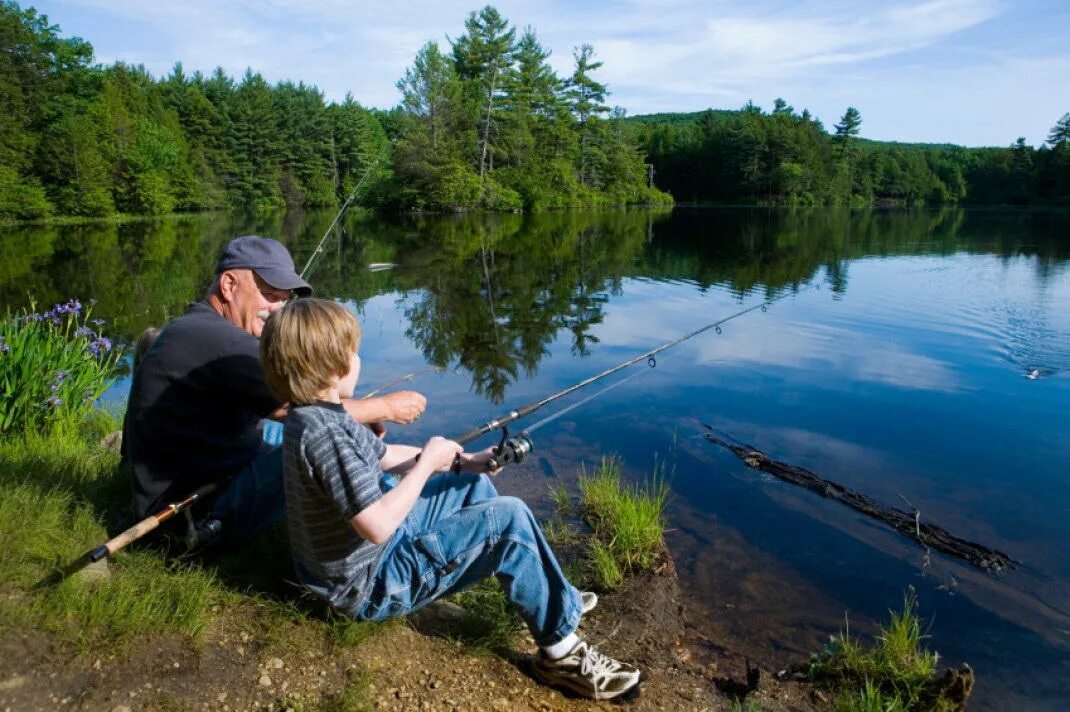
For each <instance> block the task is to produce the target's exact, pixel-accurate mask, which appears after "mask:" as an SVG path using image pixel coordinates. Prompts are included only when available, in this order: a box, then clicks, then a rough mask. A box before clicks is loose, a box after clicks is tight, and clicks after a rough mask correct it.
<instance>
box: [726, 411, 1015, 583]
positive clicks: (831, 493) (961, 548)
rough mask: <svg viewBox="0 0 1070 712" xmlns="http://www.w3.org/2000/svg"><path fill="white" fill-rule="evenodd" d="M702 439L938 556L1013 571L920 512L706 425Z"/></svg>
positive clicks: (1008, 561)
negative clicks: (876, 498)
mask: <svg viewBox="0 0 1070 712" xmlns="http://www.w3.org/2000/svg"><path fill="white" fill-rule="evenodd" d="M706 430H707V432H706V433H705V436H706V439H707V440H709V441H710V442H712V443H714V444H715V445H720V446H721V447H723V448H726V449H728V450H731V451H732V452H733V453H735V454H736V455H737V456H738V457H739V458H740V459H742V460H743V462H745V463H746V464H747V466H748V467H753V468H755V469H757V470H761V471H762V472H767V473H769V474H770V475H773V476H774V477H776V478H777V479H779V480H783V481H784V482H787V483H789V484H793V485H798V486H799V487H804V488H806V489H808V490H810V491H811V492H814V493H816V494H819V495H821V496H822V497H826V498H828V499H834V500H836V501H838V502H841V503H843V504H845V505H847V506H848V507H850V508H851V509H854V510H855V511H858V512H861V513H862V514H865V515H866V516H867V517H870V518H872V519H876V520H877V521H879V522H883V523H884V524H887V525H888V526H890V527H892V528H893V529H895V530H896V531H897V532H899V533H900V534H903V535H904V536H907V537H910V538H911V539H913V540H914V541H916V542H918V543H919V544H921V545H922V546H923V547H925V548H926V549H935V550H936V551H939V552H940V553H942V554H947V555H948V556H953V557H955V558H957V559H960V560H962V561H965V562H966V563H968V564H970V565H972V566H976V567H977V568H979V569H982V570H983V571H990V572H994V573H1002V572H1003V571H1006V570H1007V569H1013V568H1014V566H1015V563H1016V562H1015V560H1014V559H1012V558H1011V557H1010V556H1008V555H1007V554H1004V553H1003V552H1001V551H997V550H996V549H991V548H989V547H987V546H985V545H983V544H978V543H976V542H972V541H969V540H967V539H962V538H960V537H957V536H955V535H954V534H951V533H950V532H949V531H947V530H946V529H943V528H941V527H938V526H936V525H935V524H929V523H926V522H922V521H921V512H919V511H917V510H915V511H913V512H906V511H904V510H902V509H896V508H894V507H888V506H885V505H883V504H880V503H879V502H875V501H874V500H872V499H870V498H869V497H867V496H865V495H864V494H860V493H858V492H855V491H854V490H850V489H848V488H846V487H844V486H843V485H841V484H839V483H838V482H833V481H832V480H826V479H824V478H823V477H819V476H818V475H816V474H814V473H813V472H810V470H807V469H805V468H803V467H797V466H795V465H791V464H788V463H786V462H780V461H778V460H773V459H772V458H770V457H768V456H767V455H765V453H762V452H760V451H759V450H757V449H756V448H754V447H751V446H749V445H743V444H733V443H730V442H727V441H725V440H722V439H721V438H719V437H717V436H716V435H715V434H714V432H713V428H712V427H711V426H709V425H707V426H706Z"/></svg>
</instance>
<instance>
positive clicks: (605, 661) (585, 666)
mask: <svg viewBox="0 0 1070 712" xmlns="http://www.w3.org/2000/svg"><path fill="white" fill-rule="evenodd" d="M617 665H618V663H617V661H616V660H614V659H613V658H610V657H608V656H606V655H603V654H602V653H600V652H598V651H597V650H595V649H594V648H592V647H591V646H589V645H588V646H587V649H586V650H585V651H584V653H583V657H582V658H581V659H580V673H581V674H583V675H585V676H586V675H591V676H592V677H594V678H595V679H596V680H601V678H602V677H604V676H606V675H608V674H610V673H611V672H613V671H614V670H615V669H616V668H617Z"/></svg>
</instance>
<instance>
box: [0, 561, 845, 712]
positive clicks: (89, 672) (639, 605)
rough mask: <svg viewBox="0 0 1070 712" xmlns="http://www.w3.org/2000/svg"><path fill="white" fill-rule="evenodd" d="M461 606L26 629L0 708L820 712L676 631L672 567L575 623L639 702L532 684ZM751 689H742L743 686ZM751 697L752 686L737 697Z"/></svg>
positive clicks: (786, 686)
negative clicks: (622, 673)
mask: <svg viewBox="0 0 1070 712" xmlns="http://www.w3.org/2000/svg"><path fill="white" fill-rule="evenodd" d="M461 615H463V611H462V610H460V609H458V608H457V607H456V606H455V604H449V603H447V604H444V605H436V606H435V607H434V608H433V609H431V610H429V611H427V612H426V613H425V614H423V615H420V616H419V617H417V618H415V619H413V620H409V621H407V622H402V623H397V624H393V625H386V626H381V627H377V628H375V629H374V630H373V631H372V632H371V633H370V635H369V636H368V638H367V639H366V640H364V641H363V642H361V643H359V644H357V645H355V646H343V645H340V644H339V643H338V641H337V640H336V639H334V638H332V636H331V635H330V634H329V633H328V632H327V631H326V630H325V628H324V626H322V625H320V626H316V625H313V624H312V623H310V622H309V621H308V620H307V619H305V618H302V617H295V618H293V619H292V620H280V619H279V618H278V616H277V615H274V614H268V613H265V612H263V611H261V610H259V609H257V608H255V607H251V606H246V607H242V608H237V609H227V610H219V611H217V612H216V615H215V616H213V619H212V623H211V625H210V626H209V628H208V629H207V630H205V631H204V633H203V634H202V636H201V640H200V641H199V643H198V644H196V645H194V644H191V643H189V642H188V641H185V640H183V639H181V638H179V637H177V636H173V635H169V634H168V633H167V632H166V631H160V632H156V633H150V634H146V635H145V636H144V637H143V638H142V639H141V640H139V641H137V642H135V643H134V644H133V646H132V647H131V648H129V649H128V650H127V651H126V652H124V653H122V654H116V655H112V656H108V655H99V654H86V653H78V652H76V651H73V650H72V649H71V648H70V647H69V646H65V645H59V644H56V643H54V642H53V641H52V640H50V639H49V638H48V637H47V636H46V635H45V634H43V633H40V632H36V631H22V632H9V633H8V634H7V635H6V636H5V637H4V638H3V639H2V641H0V710H4V712H7V711H8V710H10V711H11V712H15V711H18V712H22V711H24V710H25V711H27V712H29V711H34V710H56V709H61V710H62V709H70V710H86V711H94V712H95V711H98V710H101V711H104V712H124V711H126V710H129V711H130V712H133V711H134V710H256V709H261V710H264V709H266V710H287V709H290V710H294V711H295V712H298V711H300V710H361V709H381V710H580V709H614V708H616V707H618V706H621V705H623V707H624V708H627V709H634V710H637V711H638V710H676V711H678V712H685V711H690V710H695V711H696V712H697V711H698V710H722V709H731V708H732V705H733V700H734V699H736V700H738V699H743V698H744V695H745V699H746V700H749V701H752V704H753V705H755V706H757V707H758V708H760V709H765V710H787V709H792V710H806V709H818V708H821V707H823V706H824V704H823V702H824V698H823V696H822V693H821V692H820V691H816V690H814V689H812V688H811V687H810V686H809V685H807V684H805V683H796V682H792V681H789V680H784V681H781V680H778V679H776V675H775V674H774V673H773V671H758V672H755V669H752V670H751V671H750V675H749V677H750V685H748V673H747V670H746V668H745V662H744V661H743V660H742V658H740V657H737V656H733V655H732V654H731V653H729V652H728V651H722V652H721V653H719V652H718V651H717V650H716V646H715V645H711V644H710V641H708V639H704V638H703V637H702V636H701V634H700V633H698V632H697V631H695V630H694V629H692V628H690V627H689V626H688V621H687V611H686V610H685V608H684V606H683V604H682V603H681V596H680V591H679V588H678V586H677V578H676V571H675V567H674V566H673V564H672V560H671V558H666V559H665V561H664V563H663V564H661V565H660V566H659V567H658V569H657V570H656V571H653V572H648V573H644V574H641V575H639V576H636V577H634V578H632V579H630V580H629V581H628V582H627V583H626V584H625V586H624V587H622V588H621V589H620V590H618V591H617V592H615V593H612V594H607V595H604V596H603V597H602V598H601V601H600V603H599V606H598V608H597V609H596V610H595V611H593V612H592V613H590V614H589V615H588V616H587V617H585V619H584V621H583V624H582V630H583V633H584V635H585V636H586V637H587V638H588V639H589V640H591V641H592V642H594V643H595V644H596V645H598V646H600V647H601V648H602V649H604V650H605V651H606V652H608V653H610V654H612V655H614V656H618V657H620V658H622V659H626V660H629V661H632V662H634V663H636V664H638V665H639V666H640V667H641V668H642V669H643V670H644V673H645V680H644V682H643V685H642V690H641V693H640V694H639V695H638V696H637V697H635V698H634V699H631V700H629V701H626V702H624V703H616V704H615V703H608V702H603V703H595V702H590V701H587V700H581V699H575V698H572V697H569V696H568V695H566V694H563V693H561V692H559V691H557V690H552V689H548V688H546V687H543V686H542V685H540V684H539V683H537V682H536V681H535V680H533V679H532V678H531V676H530V672H529V671H530V663H531V659H532V655H533V654H534V653H535V646H534V645H533V643H532V641H531V640H530V639H522V640H521V641H520V642H519V643H518V644H517V645H516V646H515V647H514V648H513V650H512V652H510V653H509V654H507V655H505V656H497V655H491V654H487V653H480V652H478V651H473V650H471V649H469V648H467V647H465V646H464V645H463V644H461V643H458V642H456V641H455V640H454V639H453V638H452V631H453V627H454V626H455V624H457V622H458V617H459V616H461ZM755 682H756V687H755V686H754V683H755ZM749 688H753V689H749Z"/></svg>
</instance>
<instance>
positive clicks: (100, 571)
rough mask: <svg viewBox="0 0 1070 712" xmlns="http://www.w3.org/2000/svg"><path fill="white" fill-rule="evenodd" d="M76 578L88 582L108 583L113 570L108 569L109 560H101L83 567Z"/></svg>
mask: <svg viewBox="0 0 1070 712" xmlns="http://www.w3.org/2000/svg"><path fill="white" fill-rule="evenodd" d="M75 576H76V577H78V578H79V579H81V580H82V581H88V582H95V581H107V580H108V579H110V578H111V569H109V568H108V560H107V559H101V560H100V561H94V562H93V563H91V564H87V565H85V566H83V567H82V568H81V569H80V570H79V571H78V573H76V574H75Z"/></svg>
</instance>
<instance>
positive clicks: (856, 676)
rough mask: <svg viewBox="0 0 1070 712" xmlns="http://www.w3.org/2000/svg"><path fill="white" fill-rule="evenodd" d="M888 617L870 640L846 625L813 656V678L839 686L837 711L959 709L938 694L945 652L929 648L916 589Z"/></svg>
mask: <svg viewBox="0 0 1070 712" xmlns="http://www.w3.org/2000/svg"><path fill="white" fill-rule="evenodd" d="M889 615H890V619H889V622H888V623H887V624H886V625H884V626H882V627H881V629H880V633H879V634H878V635H877V636H876V638H875V639H874V640H873V641H872V642H871V643H869V644H867V643H865V642H863V641H861V640H859V639H858V638H855V637H852V636H851V635H850V629H849V627H847V626H845V629H844V631H843V632H841V633H840V634H839V635H836V636H833V637H832V638H831V639H830V641H829V644H828V645H826V646H825V649H824V650H822V651H821V652H820V653H818V654H816V655H814V656H812V657H811V661H810V678H811V679H812V680H814V681H815V682H817V683H819V684H823V685H826V686H829V687H832V688H833V689H835V690H837V692H838V695H837V696H836V698H835V702H834V708H835V709H836V710H837V711H838V712H870V711H873V712H898V711H900V710H903V711H907V710H925V711H929V710H932V711H935V712H943V711H945V710H946V711H948V712H949V711H950V710H954V709H957V703H955V702H953V701H950V700H947V699H944V697H943V696H942V695H940V694H933V689H932V684H933V681H934V676H935V674H936V671H937V666H938V663H939V660H940V656H939V654H938V653H935V652H932V651H930V650H929V649H928V648H926V647H925V644H924V643H925V639H926V637H927V636H926V635H925V633H924V631H923V630H922V623H921V619H920V618H919V617H918V603H917V598H916V596H915V594H914V591H913V589H909V590H908V591H907V593H906V594H905V596H904V599H903V607H902V609H901V610H898V611H889Z"/></svg>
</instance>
